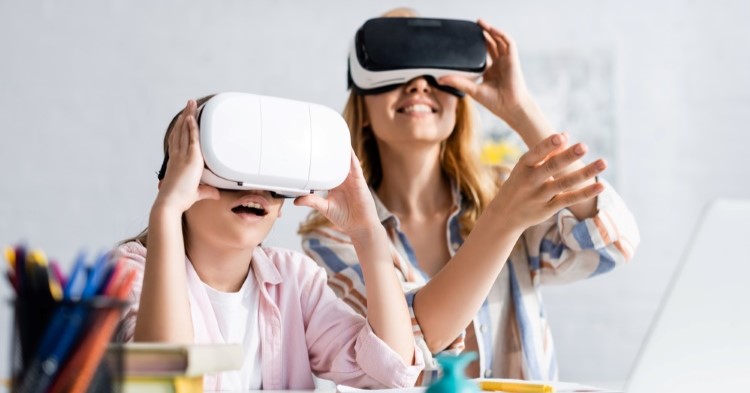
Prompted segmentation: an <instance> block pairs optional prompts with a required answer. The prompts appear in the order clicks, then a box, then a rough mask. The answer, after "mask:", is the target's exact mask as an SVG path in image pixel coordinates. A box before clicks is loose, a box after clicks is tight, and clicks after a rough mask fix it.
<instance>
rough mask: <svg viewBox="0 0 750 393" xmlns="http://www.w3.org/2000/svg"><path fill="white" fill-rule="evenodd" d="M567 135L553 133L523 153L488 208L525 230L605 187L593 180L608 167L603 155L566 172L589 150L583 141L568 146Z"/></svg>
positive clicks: (509, 222) (595, 194)
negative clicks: (601, 157) (566, 171)
mask: <svg viewBox="0 0 750 393" xmlns="http://www.w3.org/2000/svg"><path fill="white" fill-rule="evenodd" d="M567 139H568V138H567V135H566V134H565V133H562V134H554V135H551V136H549V137H547V138H546V139H544V140H543V141H542V142H540V143H539V144H537V145H536V146H534V147H533V148H532V149H531V150H529V151H528V152H526V153H525V154H524V155H523V156H521V158H520V160H519V161H518V163H517V164H516V166H515V167H514V168H513V170H512V171H511V173H510V175H509V177H508V179H507V180H506V181H505V182H504V183H503V185H502V186H501V187H500V190H499V192H498V194H497V196H495V198H494V199H493V200H492V202H491V203H490V206H489V209H491V210H494V211H497V212H499V213H500V214H501V215H500V216H501V217H505V218H504V219H505V221H506V222H507V223H508V224H510V225H512V226H513V227H515V228H516V229H518V230H521V231H522V230H525V229H526V228H528V227H530V226H532V225H536V224H538V223H540V222H542V221H544V220H546V219H548V218H549V217H551V216H552V215H553V214H555V213H556V212H558V211H559V210H561V209H563V208H566V207H569V206H572V205H575V204H577V203H581V202H583V201H587V200H590V199H591V198H594V197H595V196H597V195H599V194H600V193H601V192H602V191H604V186H603V185H602V184H601V183H597V182H594V183H591V182H590V180H592V179H594V178H595V177H596V176H597V175H598V174H600V173H601V172H602V171H604V169H606V167H607V164H606V162H605V161H604V160H603V159H598V160H596V161H594V162H592V163H591V164H588V165H586V166H584V167H582V168H580V169H576V170H573V171H571V172H569V173H565V174H563V173H564V171H565V170H566V169H569V168H570V166H571V165H575V163H576V162H577V161H578V160H579V159H580V158H581V157H583V155H585V154H586V150H587V149H586V146H585V145H584V144H582V143H577V144H575V145H573V146H570V147H568V146H567Z"/></svg>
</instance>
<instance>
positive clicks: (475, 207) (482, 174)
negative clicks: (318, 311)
mask: <svg viewBox="0 0 750 393" xmlns="http://www.w3.org/2000/svg"><path fill="white" fill-rule="evenodd" d="M383 16H384V17H416V16H417V14H416V12H414V11H413V10H411V9H409V8H396V9H394V10H391V11H388V12H387V13H385V14H384V15H383ZM343 117H344V120H346V123H347V125H348V126H349V131H350V133H351V141H352V147H353V148H354V152H355V153H356V154H357V157H358V158H359V160H360V162H361V164H362V172H363V173H364V176H365V180H366V181H367V184H368V185H369V186H370V187H372V189H375V190H376V189H377V188H378V186H379V185H380V182H381V181H382V179H383V170H382V167H381V162H380V152H379V151H378V145H377V141H376V140H375V134H374V133H373V131H372V129H371V128H370V127H369V126H368V125H366V124H367V107H366V105H365V100H364V97H362V96H361V95H359V94H357V93H355V92H354V90H352V91H350V93H349V99H348V100H347V102H346V106H345V107H344V113H343ZM477 121H478V119H477V115H476V113H475V110H474V107H473V104H472V100H471V99H470V98H469V97H462V98H460V99H459V100H458V106H457V108H456V125H455V127H454V128H453V132H452V133H451V134H450V136H449V137H448V139H446V140H445V141H443V142H442V143H441V150H440V151H441V154H440V165H441V168H442V169H443V172H444V173H445V174H446V175H447V176H448V177H449V178H450V179H451V180H452V181H453V183H454V184H455V185H456V186H457V187H458V188H459V190H460V192H461V194H462V200H463V206H462V212H461V216H460V217H459V222H460V224H461V236H462V237H464V238H466V236H468V234H469V232H471V230H472V229H473V228H474V224H475V223H476V221H477V219H478V218H479V215H480V214H481V212H482V211H483V210H484V209H485V208H486V207H487V205H488V204H489V202H490V201H491V200H492V198H493V197H494V195H495V193H496V192H497V187H498V186H499V181H496V179H498V178H499V176H496V175H495V176H493V175H492V173H491V171H490V170H489V168H487V167H484V166H483V165H482V164H481V163H480V162H479V157H478V154H477V152H476V151H475V145H474V144H475V135H474V133H475V129H476V128H477ZM330 225H332V224H331V223H330V222H329V221H328V220H327V219H326V218H325V217H324V216H323V215H321V214H319V213H317V212H312V213H310V215H309V216H308V218H307V220H306V221H305V222H303V223H302V224H301V225H300V228H299V231H298V232H299V233H300V234H301V235H304V234H307V233H310V232H312V231H314V230H316V229H317V228H320V227H322V226H330Z"/></svg>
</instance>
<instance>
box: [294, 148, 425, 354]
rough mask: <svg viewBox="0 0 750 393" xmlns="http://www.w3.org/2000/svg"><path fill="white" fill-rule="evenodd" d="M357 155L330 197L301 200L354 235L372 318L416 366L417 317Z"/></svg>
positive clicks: (378, 332)
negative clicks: (413, 319)
mask: <svg viewBox="0 0 750 393" xmlns="http://www.w3.org/2000/svg"><path fill="white" fill-rule="evenodd" d="M351 154H352V159H351V164H350V169H349V176H348V177H347V179H346V180H345V181H344V183H343V184H341V185H340V186H339V187H337V188H335V189H333V190H331V191H329V193H328V196H327V198H326V199H323V198H321V197H319V196H317V195H306V196H304V197H301V198H298V199H297V200H295V204H296V205H301V206H309V207H312V208H314V209H316V210H318V211H319V212H320V213H321V214H323V215H325V216H326V217H327V218H328V219H329V220H330V221H331V222H333V223H334V224H335V225H336V226H338V227H339V228H341V229H342V230H343V231H344V232H345V233H346V234H347V235H349V237H350V238H351V241H352V244H353V246H354V249H355V250H356V253H357V257H358V258H359V261H360V264H361V266H362V274H363V276H364V281H365V283H366V284H365V286H366V291H367V320H368V321H369V323H370V326H371V327H372V329H373V331H374V332H375V334H376V335H377V336H378V337H380V339H382V340H383V341H384V342H386V343H387V344H388V345H389V346H390V347H391V348H392V349H393V350H394V351H395V352H396V353H398V354H399V355H400V356H401V358H402V360H403V361H404V363H405V364H413V363H414V361H415V359H414V337H413V336H412V333H411V331H412V329H411V318H410V316H409V311H408V308H407V307H406V301H405V300H404V296H403V293H402V289H401V285H400V283H399V280H398V277H397V276H396V272H395V270H394V268H393V261H392V259H391V256H390V248H389V245H388V237H387V235H386V233H385V229H384V228H383V226H382V225H381V224H380V221H379V220H378V216H377V213H376V210H375V202H374V200H373V199H372V195H371V194H370V191H369V189H368V187H367V183H366V182H365V180H364V176H363V175H362V168H361V167H360V164H359V160H357V158H356V156H355V155H354V152H353V151H352V153H351Z"/></svg>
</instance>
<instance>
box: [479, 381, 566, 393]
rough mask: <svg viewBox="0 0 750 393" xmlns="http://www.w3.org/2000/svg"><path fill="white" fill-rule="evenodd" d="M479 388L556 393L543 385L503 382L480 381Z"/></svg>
mask: <svg viewBox="0 0 750 393" xmlns="http://www.w3.org/2000/svg"><path fill="white" fill-rule="evenodd" d="M479 388H480V389H482V390H490V391H495V390H499V391H502V392H509V393H554V391H555V388H554V387H553V386H550V385H544V384H541V383H523V382H501V381H479Z"/></svg>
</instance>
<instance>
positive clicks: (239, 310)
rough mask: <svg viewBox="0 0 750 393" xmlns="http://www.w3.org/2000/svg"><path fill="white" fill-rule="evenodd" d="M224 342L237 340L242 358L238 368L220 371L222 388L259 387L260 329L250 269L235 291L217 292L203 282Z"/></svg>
mask: <svg viewBox="0 0 750 393" xmlns="http://www.w3.org/2000/svg"><path fill="white" fill-rule="evenodd" d="M203 285H204V286H205V287H206V293H208V298H209V300H210V301H211V306H212V307H213V309H214V313H215V314H216V320H217V321H218V323H219V331H221V336H222V337H224V342H226V343H240V344H242V347H243V349H244V351H245V360H244V362H243V363H242V369H241V370H240V371H230V372H225V373H222V375H221V378H222V388H224V389H227V388H228V389H241V390H259V389H260V388H261V382H262V381H261V358H260V328H259V327H258V309H259V307H258V301H259V299H260V292H259V290H258V283H257V281H256V280H255V276H254V274H253V271H252V270H250V271H249V272H248V275H247V278H246V279H245V282H244V283H243V284H242V288H240V290H239V291H237V292H220V291H217V290H216V289H213V288H211V287H209V286H208V285H206V284H205V283H204V284H203Z"/></svg>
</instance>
